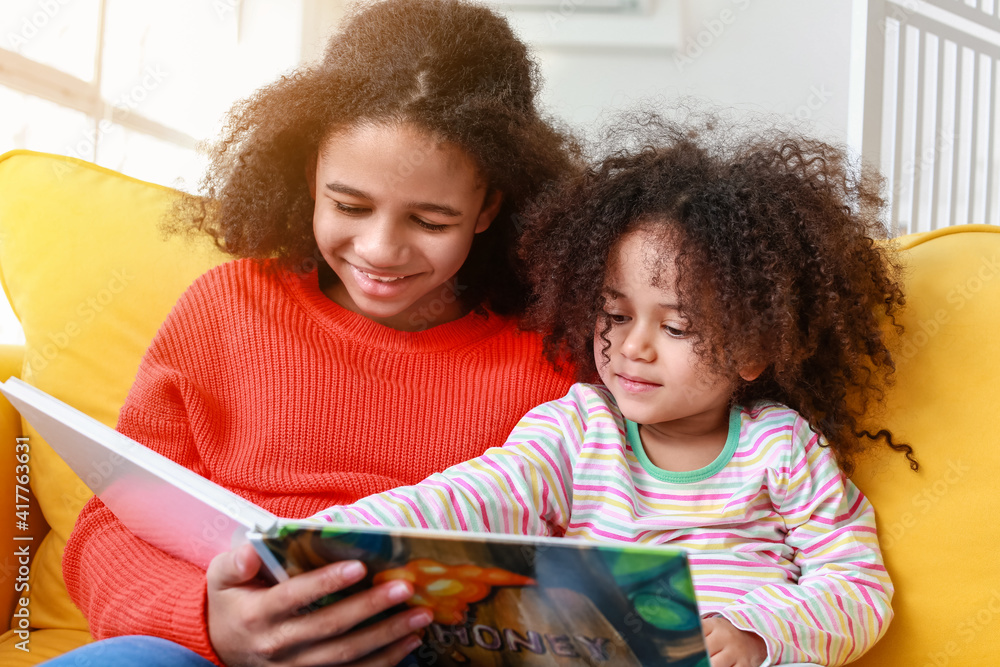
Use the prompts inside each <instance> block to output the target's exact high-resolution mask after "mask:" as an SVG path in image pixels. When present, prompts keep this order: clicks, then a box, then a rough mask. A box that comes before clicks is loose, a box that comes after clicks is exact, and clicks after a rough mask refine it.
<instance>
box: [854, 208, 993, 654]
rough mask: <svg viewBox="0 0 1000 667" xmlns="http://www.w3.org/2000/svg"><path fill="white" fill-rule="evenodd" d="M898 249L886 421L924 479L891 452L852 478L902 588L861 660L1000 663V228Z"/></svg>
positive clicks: (938, 236) (929, 238)
mask: <svg viewBox="0 0 1000 667" xmlns="http://www.w3.org/2000/svg"><path fill="white" fill-rule="evenodd" d="M901 242H902V258H903V260H904V262H905V264H906V266H907V274H906V294H907V306H906V310H905V312H904V314H903V316H902V323H903V324H904V325H905V327H906V333H905V334H904V335H903V337H902V339H901V340H900V341H899V345H898V347H899V349H898V350H897V351H896V353H895V355H896V359H897V365H898V372H897V382H896V385H895V386H894V387H893V388H892V389H891V391H890V393H889V404H888V409H887V425H888V426H889V428H891V429H892V430H893V432H894V433H895V434H896V435H897V436H898V437H899V438H900V439H901V440H902V441H904V442H908V443H910V444H911V445H912V446H913V448H914V452H915V455H916V457H917V459H918V461H919V462H920V471H919V473H916V474H914V473H913V472H911V471H910V470H909V469H908V468H907V467H906V465H905V461H903V459H902V457H901V456H895V455H893V454H892V453H891V452H890V453H888V454H884V455H880V456H876V457H872V458H870V459H869V460H867V461H865V462H864V465H862V466H860V469H859V471H858V473H857V474H856V475H855V482H856V483H857V484H858V486H859V487H860V488H861V490H862V491H864V492H865V494H866V495H867V496H868V497H869V498H870V499H871V501H872V503H873V504H874V506H875V511H876V516H877V517H878V525H879V541H880V543H881V545H882V550H883V554H884V556H885V561H886V566H887V567H888V569H889V572H890V574H891V575H892V580H893V583H894V584H895V586H896V595H895V597H894V598H893V607H894V609H895V611H896V617H895V620H894V621H893V622H892V625H890V626H889V631H888V633H887V634H886V636H885V638H884V639H883V640H882V641H881V642H879V643H878V644H876V645H875V648H874V649H872V650H871V651H870V652H869V653H868V654H867V655H865V656H864V657H863V658H862V659H861V660H860V661H859V662H857V663H855V664H857V665H859V666H864V667H884V666H885V665H900V666H904V665H905V666H907V667H911V666H912V667H924V666H925V665H927V666H933V667H944V666H945V665H991V664H994V663H995V662H996V660H997V658H998V656H1000V632H998V630H997V629H998V628H1000V575H998V574H997V565H996V564H997V554H998V553H1000V528H998V523H997V517H996V512H997V510H998V509H1000V485H998V484H997V481H996V480H997V471H998V470H1000V435H998V431H997V429H996V425H995V422H994V420H995V419H996V417H997V415H998V406H1000V345H998V343H997V332H998V331H1000V228H998V227H993V226H986V225H961V226H956V227H948V228H945V229H941V230H937V231H934V232H929V233H925V234H916V235H911V236H908V237H904V238H903V239H901Z"/></svg>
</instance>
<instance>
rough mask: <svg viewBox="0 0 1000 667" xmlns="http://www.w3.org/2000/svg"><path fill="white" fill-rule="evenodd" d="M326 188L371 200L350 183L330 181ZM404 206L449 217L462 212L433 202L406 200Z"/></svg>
mask: <svg viewBox="0 0 1000 667" xmlns="http://www.w3.org/2000/svg"><path fill="white" fill-rule="evenodd" d="M326 189H327V190H330V191H331V192H336V193H338V194H342V195H347V196H348V197H357V198H358V199H367V200H369V201H371V199H372V197H371V195H369V194H368V193H367V192H365V191H364V190H358V189H357V188H355V187H351V186H350V185H345V184H344V183H338V182H337V181H333V182H332V183H327V184H326ZM406 208H412V209H416V210H418V211H426V212H427V213H440V214H441V215H444V216H447V217H449V218H460V217H462V212H461V211H459V210H457V209H454V208H452V207H451V206H446V205H445V204H435V203H433V202H419V201H415V202H406Z"/></svg>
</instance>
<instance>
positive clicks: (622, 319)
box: [604, 312, 628, 324]
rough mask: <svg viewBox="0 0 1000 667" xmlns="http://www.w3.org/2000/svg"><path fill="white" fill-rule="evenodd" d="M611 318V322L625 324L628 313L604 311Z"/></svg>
mask: <svg viewBox="0 0 1000 667" xmlns="http://www.w3.org/2000/svg"><path fill="white" fill-rule="evenodd" d="M604 314H605V315H607V316H608V319H609V320H611V323H612V324H625V323H626V322H628V315H618V314H617V313H607V312H606V313H604Z"/></svg>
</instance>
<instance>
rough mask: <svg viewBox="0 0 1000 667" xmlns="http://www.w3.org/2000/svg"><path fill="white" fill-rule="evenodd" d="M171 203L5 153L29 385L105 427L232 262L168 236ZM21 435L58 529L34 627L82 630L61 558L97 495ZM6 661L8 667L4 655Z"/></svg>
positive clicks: (40, 159)
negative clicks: (175, 328)
mask: <svg viewBox="0 0 1000 667" xmlns="http://www.w3.org/2000/svg"><path fill="white" fill-rule="evenodd" d="M173 196H176V192H175V191H174V190H171V189H169V188H165V187H161V186H157V185H152V184H150V183H144V182H142V181H138V180H135V179H133V178H129V177H126V176H123V175H122V174H119V173H116V172H113V171H110V170H107V169H103V168H101V167H98V166H96V165H94V164H91V163H88V162H83V161H81V160H76V159H73V158H66V157H60V156H54V155H46V154H40V153H32V152H29V151H13V152H10V153H6V154H4V155H3V156H0V282H2V284H3V288H4V291H5V292H6V294H7V296H8V298H9V300H10V302H11V305H12V306H13V308H14V312H15V313H16V314H17V316H18V319H19V320H20V321H21V325H22V326H23V328H24V334H25V351H24V355H25V356H24V367H23V369H22V373H21V377H22V379H24V380H25V381H27V382H30V383H31V384H34V385H36V386H38V387H40V388H41V389H44V390H45V391H47V392H49V393H50V394H52V395H53V396H56V397H58V398H61V399H62V400H64V401H66V402H67V403H69V404H70V405H73V406H74V407H76V408H78V409H80V410H82V411H83V412H86V413H87V414H89V415H91V416H93V417H95V418H97V419H99V420H101V421H102V422H104V423H106V424H110V425H114V424H115V422H116V421H117V417H118V410H119V408H120V406H121V404H122V403H123V402H124V400H125V396H126V394H127V392H128V389H129V387H130V386H131V384H132V380H133V379H134V377H135V371H136V369H137V368H138V365H139V360H140V358H141V357H142V354H143V353H144V352H145V350H146V347H147V346H148V345H149V342H150V341H151V340H152V338H153V335H154V334H155V333H156V330H157V328H158V327H159V325H160V323H161V322H162V321H163V319H164V318H165V317H166V315H167V313H168V312H169V310H170V308H171V307H172V306H173V304H174V302H175V301H176V300H177V298H178V296H180V294H181V293H182V292H183V291H184V289H186V288H187V286H188V285H189V284H190V283H191V281H193V280H194V279H195V278H196V277H197V276H198V275H200V274H201V273H203V272H204V271H206V270H208V269H209V268H211V267H212V266H214V265H216V264H218V263H220V262H222V261H224V260H225V259H226V257H225V256H224V255H223V254H222V253H221V252H219V251H218V250H217V249H216V248H215V247H214V245H213V244H212V243H211V242H210V241H209V240H208V239H207V238H206V237H203V238H199V239H197V240H192V239H189V238H183V237H177V236H174V237H170V238H167V237H165V235H164V234H163V233H162V231H161V229H160V225H159V221H160V220H161V219H162V217H163V214H164V213H165V212H166V211H167V210H168V209H169V207H170V205H171V198H172V197H173ZM2 379H6V378H2ZM25 434H26V435H27V436H28V437H29V439H30V440H29V441H30V446H31V450H30V453H31V462H30V466H31V488H32V492H33V494H34V495H35V497H36V498H37V500H38V503H39V504H40V506H41V510H42V512H43V513H44V515H45V519H46V520H47V521H48V523H49V525H50V526H51V529H52V530H51V532H50V533H49V534H48V535H47V536H46V537H45V539H44V540H43V541H42V542H41V544H35V545H34V547H35V554H34V555H35V557H34V561H33V563H32V574H31V579H30V586H31V588H30V594H31V603H30V610H31V626H32V627H33V628H66V629H71V630H86V628H87V625H86V622H85V621H84V619H83V617H82V615H81V614H80V612H79V611H78V610H77V609H76V607H75V606H74V605H73V603H72V602H71V601H70V600H69V598H68V596H67V594H66V590H65V584H64V582H63V579H62V574H61V567H60V561H61V557H62V551H63V546H64V545H65V543H66V538H67V537H68V536H69V533H70V531H71V530H72V528H73V525H74V523H75V521H76V516H77V514H78V513H79V511H80V508H81V507H82V506H83V504H84V503H85V502H86V501H87V500H88V499H89V498H90V495H91V494H90V491H89V489H88V488H87V487H86V485H84V484H83V483H82V482H81V481H80V480H79V478H77V477H76V476H75V475H74V474H73V473H72V472H71V471H70V470H69V468H68V467H67V466H66V465H65V464H64V463H63V462H62V460H61V459H60V458H59V457H58V456H57V455H56V454H55V453H54V452H52V450H51V449H50V448H48V447H47V446H46V445H45V443H44V442H43V441H42V440H41V438H39V437H38V435H37V434H36V433H34V432H33V431H32V430H31V428H30V427H28V426H27V425H25ZM41 520H42V518H41V517H32V519H31V521H32V522H36V521H37V522H40V521H41ZM81 634H82V633H81ZM69 636H70V638H71V639H72V637H74V636H79V635H69ZM38 637H39V642H41V641H42V637H43V635H42V634H39V635H38ZM65 640H66V638H65V637H62V636H60V639H59V641H60V642H63V645H64V647H65ZM35 648H36V649H37V651H33V652H36V653H37V654H39V655H40V654H41V653H42V651H41V647H39V646H37V643H36V647H35ZM0 664H11V663H10V662H9V661H8V659H7V658H6V657H5V655H4V654H3V653H0Z"/></svg>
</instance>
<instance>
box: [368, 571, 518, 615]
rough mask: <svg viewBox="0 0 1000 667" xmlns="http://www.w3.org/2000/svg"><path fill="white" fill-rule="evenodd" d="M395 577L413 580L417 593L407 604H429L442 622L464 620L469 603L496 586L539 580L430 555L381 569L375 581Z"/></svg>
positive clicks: (419, 605) (415, 592) (483, 596)
mask: <svg viewBox="0 0 1000 667" xmlns="http://www.w3.org/2000/svg"><path fill="white" fill-rule="evenodd" d="M394 579H403V580H405V581H409V582H411V583H412V584H413V588H414V594H413V597H411V598H410V599H409V600H407V602H406V603H407V604H408V605H410V606H411V607H429V608H430V609H431V610H432V611H433V612H434V621H435V622H436V623H440V624H442V625H457V624H459V623H462V622H464V621H465V612H466V611H467V610H468V609H469V605H470V604H472V603H473V602H479V601H480V600H482V599H484V598H485V597H486V596H487V595H489V594H490V591H491V590H492V589H493V587H494V586H533V585H534V584H535V583H536V582H535V580H534V579H532V578H531V577H524V576H521V575H520V574H514V573H513V572H508V571H507V570H504V569H501V568H499V567H478V566H476V565H445V564H443V563H439V562H437V561H436V560H431V559H430V558H418V559H416V560H412V561H410V562H409V563H407V564H406V565H404V566H403V567H397V568H393V569H391V570H384V571H383V572H379V573H378V574H376V575H375V578H374V583H375V584H380V583H382V582H383V581H391V580H394Z"/></svg>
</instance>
